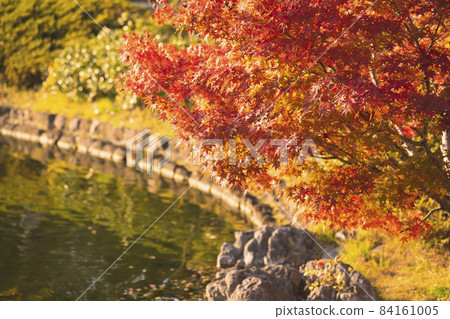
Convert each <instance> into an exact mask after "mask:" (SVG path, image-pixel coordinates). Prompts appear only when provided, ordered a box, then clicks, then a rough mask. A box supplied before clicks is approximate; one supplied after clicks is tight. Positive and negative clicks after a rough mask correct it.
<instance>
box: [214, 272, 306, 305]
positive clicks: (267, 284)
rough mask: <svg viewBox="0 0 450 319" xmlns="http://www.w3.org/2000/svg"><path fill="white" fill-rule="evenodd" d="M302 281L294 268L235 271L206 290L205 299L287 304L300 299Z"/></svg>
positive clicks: (302, 286) (302, 287)
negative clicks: (286, 302)
mask: <svg viewBox="0 0 450 319" xmlns="http://www.w3.org/2000/svg"><path fill="white" fill-rule="evenodd" d="M303 289H304V282H303V280H302V278H301V275H300V273H299V272H298V270H297V269H294V268H291V267H288V266H283V265H270V266H265V267H263V268H259V267H252V268H247V269H239V270H238V269H235V270H232V271H229V272H228V273H226V275H225V277H224V278H222V279H221V280H218V281H215V282H212V283H210V284H208V286H207V287H206V296H207V298H208V300H215V301H222V300H232V301H257V300H264V301H270V300H273V301H286V300H299V299H300V298H301V297H300V294H301V293H302V291H303Z"/></svg>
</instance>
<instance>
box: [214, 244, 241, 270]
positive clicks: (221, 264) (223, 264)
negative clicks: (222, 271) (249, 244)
mask: <svg viewBox="0 0 450 319" xmlns="http://www.w3.org/2000/svg"><path fill="white" fill-rule="evenodd" d="M239 256H240V251H239V249H237V248H236V247H234V246H233V245H231V244H229V243H223V244H222V247H220V253H219V256H218V257H217V267H218V268H228V267H233V266H234V265H235V264H236V262H237V260H238V259H239Z"/></svg>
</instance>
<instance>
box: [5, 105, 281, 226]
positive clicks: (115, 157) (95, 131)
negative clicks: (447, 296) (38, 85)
mask: <svg viewBox="0 0 450 319" xmlns="http://www.w3.org/2000/svg"><path fill="white" fill-rule="evenodd" d="M138 132H139V131H137V130H134V129H130V128H126V127H113V126H112V125H110V124H109V123H104V122H100V121H97V120H90V119H84V118H80V117H73V118H70V119H69V118H67V117H66V116H63V115H58V114H52V113H46V112H38V111H34V110H26V109H18V108H13V107H8V106H0V133H1V134H2V135H4V136H10V137H13V138H15V139H19V140H24V141H31V142H35V143H40V144H41V145H42V146H45V147H55V146H56V147H57V148H59V149H60V150H70V151H76V152H78V153H82V154H86V155H88V156H91V157H96V158H101V159H104V160H108V161H112V162H115V163H123V165H125V160H126V143H127V141H128V140H129V139H130V138H132V137H133V136H135V135H136V134H137V133H138ZM150 138H152V137H150ZM169 143H170V147H171V161H170V162H169V163H167V164H165V165H163V166H162V167H161V168H159V166H158V163H160V162H161V161H162V160H163V158H164V154H163V153H164V149H165V148H167V145H159V146H160V147H159V148H158V149H157V150H156V152H155V154H154V159H153V160H154V162H153V169H154V172H155V173H157V174H160V175H161V176H163V177H165V178H169V179H173V180H174V181H176V182H178V183H186V184H189V185H190V186H192V187H193V188H196V189H198V190H200V191H202V192H204V193H206V194H211V195H212V196H214V197H216V198H219V199H221V200H222V201H223V202H225V203H226V204H228V206H230V208H232V209H236V210H239V211H240V212H242V213H243V215H244V216H245V217H246V218H247V219H248V220H249V221H250V222H252V223H253V224H254V225H256V226H257V227H260V226H262V225H272V224H274V222H275V219H274V217H273V209H272V207H271V206H269V205H267V204H264V203H261V201H260V200H259V199H258V198H257V197H255V196H252V195H251V194H244V193H243V192H241V191H237V190H231V189H228V188H224V187H221V186H219V185H218V184H216V183H215V182H214V181H213V180H211V179H209V178H206V177H203V176H201V173H200V171H197V170H192V169H188V167H187V165H185V163H186V161H187V158H188V155H189V154H188V153H187V152H186V151H185V150H182V149H180V148H178V147H177V143H176V141H174V140H171V141H169ZM132 164H133V165H135V164H136V163H132ZM137 166H138V167H139V168H141V170H143V171H145V170H146V168H147V167H148V163H147V162H146V161H145V159H143V160H141V161H139V163H137Z"/></svg>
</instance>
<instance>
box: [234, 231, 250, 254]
mask: <svg viewBox="0 0 450 319" xmlns="http://www.w3.org/2000/svg"><path fill="white" fill-rule="evenodd" d="M254 235H255V231H254V230H249V231H245V232H243V231H237V232H235V233H234V238H235V242H234V246H235V247H236V248H237V249H239V251H240V252H241V253H242V252H244V247H245V244H247V242H248V241H249V240H250V239H252V238H253V236H254Z"/></svg>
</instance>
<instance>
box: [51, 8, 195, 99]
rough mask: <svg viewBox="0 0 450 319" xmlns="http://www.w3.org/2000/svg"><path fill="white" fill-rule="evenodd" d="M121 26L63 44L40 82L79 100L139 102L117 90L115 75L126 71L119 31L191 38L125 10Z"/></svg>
mask: <svg viewBox="0 0 450 319" xmlns="http://www.w3.org/2000/svg"><path fill="white" fill-rule="evenodd" d="M117 24H118V25H119V26H120V27H121V28H120V29H119V28H117V29H114V30H111V29H105V31H106V32H103V31H101V32H100V33H99V34H98V35H97V36H96V37H92V38H90V39H83V40H78V41H75V42H73V43H71V44H70V45H68V46H66V47H65V49H63V50H62V51H61V52H60V54H59V55H58V56H57V57H56V58H55V60H54V62H53V64H52V65H51V66H50V68H49V74H48V77H47V79H46V80H45V82H44V83H43V86H44V89H46V90H48V91H50V92H52V93H56V92H62V93H66V94H67V95H68V96H69V97H70V98H72V99H74V100H79V101H84V100H87V101H95V100H98V99H100V98H104V97H107V98H111V99H116V100H119V102H120V103H121V104H122V105H123V106H124V107H127V106H134V105H136V104H137V103H138V100H137V98H136V96H132V95H127V96H124V95H122V94H119V92H118V90H117V78H118V77H119V76H120V75H121V74H123V73H124V72H125V70H124V69H125V68H126V67H125V66H124V64H123V63H121V61H120V54H119V45H120V44H121V35H122V34H123V33H126V32H130V31H133V32H137V33H139V32H140V31H142V30H146V31H148V32H150V33H152V34H153V36H155V37H156V38H157V39H158V40H159V41H161V42H170V43H173V44H175V45H177V46H180V47H182V46H186V45H187V44H188V43H189V42H190V41H191V40H192V39H191V38H189V37H188V36H187V35H186V34H177V33H176V30H175V28H174V27H172V26H171V25H168V24H164V25H157V24H156V23H155V22H154V21H153V20H151V19H150V17H149V16H146V15H145V14H144V15H141V16H140V17H135V16H133V17H132V18H131V17H130V16H129V14H128V13H126V12H124V13H122V15H121V16H120V17H119V18H118V20H117Z"/></svg>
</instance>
